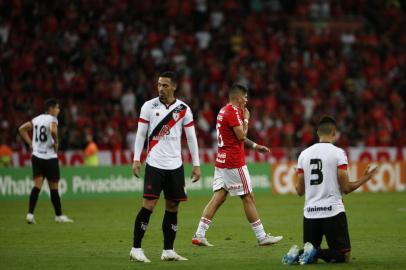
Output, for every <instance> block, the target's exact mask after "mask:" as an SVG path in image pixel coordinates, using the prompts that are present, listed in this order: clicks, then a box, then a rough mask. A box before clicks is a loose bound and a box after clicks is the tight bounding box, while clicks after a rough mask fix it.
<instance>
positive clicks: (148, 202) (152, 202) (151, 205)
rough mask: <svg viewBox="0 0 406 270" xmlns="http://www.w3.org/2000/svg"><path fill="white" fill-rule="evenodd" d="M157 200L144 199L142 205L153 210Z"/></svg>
mask: <svg viewBox="0 0 406 270" xmlns="http://www.w3.org/2000/svg"><path fill="white" fill-rule="evenodd" d="M157 202H158V200H155V199H154V200H149V199H144V201H143V203H142V206H143V207H144V208H146V209H148V210H150V211H152V210H154V208H155V206H156V204H157Z"/></svg>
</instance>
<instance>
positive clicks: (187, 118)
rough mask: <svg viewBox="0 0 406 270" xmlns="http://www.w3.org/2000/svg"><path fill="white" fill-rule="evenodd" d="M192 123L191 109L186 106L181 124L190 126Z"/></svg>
mask: <svg viewBox="0 0 406 270" xmlns="http://www.w3.org/2000/svg"><path fill="white" fill-rule="evenodd" d="M193 125H194V122H193V113H192V110H191V109H190V108H189V107H187V109H186V114H185V117H184V118H183V126H184V127H191V126H193Z"/></svg>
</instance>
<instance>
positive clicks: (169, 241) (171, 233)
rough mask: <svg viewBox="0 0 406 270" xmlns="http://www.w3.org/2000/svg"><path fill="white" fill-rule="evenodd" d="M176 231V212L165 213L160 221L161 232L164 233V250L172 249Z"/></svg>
mask: <svg viewBox="0 0 406 270" xmlns="http://www.w3.org/2000/svg"><path fill="white" fill-rule="evenodd" d="M177 230H178V212H168V211H165V215H164V219H163V221H162V231H163V233H164V249H165V250H166V249H173V242H175V237H176V231H177Z"/></svg>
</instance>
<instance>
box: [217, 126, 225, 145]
mask: <svg viewBox="0 0 406 270" xmlns="http://www.w3.org/2000/svg"><path fill="white" fill-rule="evenodd" d="M220 127H221V125H220V124H219V123H217V125H216V130H217V143H218V146H219V147H223V146H224V141H223V138H222V137H221V134H220Z"/></svg>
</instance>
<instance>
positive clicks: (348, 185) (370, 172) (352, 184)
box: [337, 165, 378, 194]
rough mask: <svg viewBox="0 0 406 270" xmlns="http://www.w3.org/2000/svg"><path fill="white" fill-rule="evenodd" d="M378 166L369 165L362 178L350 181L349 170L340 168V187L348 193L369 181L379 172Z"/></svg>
mask: <svg viewBox="0 0 406 270" xmlns="http://www.w3.org/2000/svg"><path fill="white" fill-rule="evenodd" d="M377 170H378V167H377V166H376V167H371V166H370V165H368V167H367V168H366V169H365V171H364V174H363V175H362V176H361V178H360V179H358V180H356V181H350V180H349V177H348V172H347V170H342V169H338V172H337V173H338V183H339V185H340V189H341V191H342V192H343V193H344V194H348V193H351V192H353V191H354V190H356V189H357V188H359V187H360V186H362V185H363V184H365V183H366V182H368V181H369V180H371V179H372V177H373V176H374V175H375V173H376V172H377Z"/></svg>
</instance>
